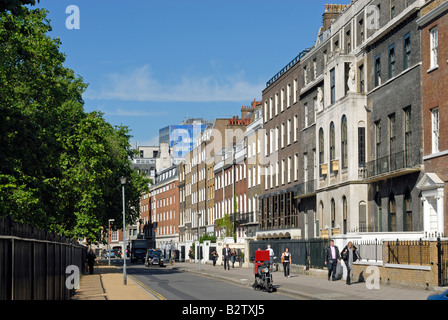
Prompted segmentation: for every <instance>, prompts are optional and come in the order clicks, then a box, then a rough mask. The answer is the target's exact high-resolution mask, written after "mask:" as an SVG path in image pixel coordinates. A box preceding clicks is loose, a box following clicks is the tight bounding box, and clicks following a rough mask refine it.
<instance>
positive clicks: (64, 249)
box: [0, 217, 87, 300]
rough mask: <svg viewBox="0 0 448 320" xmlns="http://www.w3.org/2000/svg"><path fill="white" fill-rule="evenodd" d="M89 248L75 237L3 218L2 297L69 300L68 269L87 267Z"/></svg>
mask: <svg viewBox="0 0 448 320" xmlns="http://www.w3.org/2000/svg"><path fill="white" fill-rule="evenodd" d="M86 256H87V248H86V247H85V246H82V245H79V244H76V243H74V242H73V241H72V240H71V239H69V238H65V237H62V236H59V235H57V234H53V233H48V232H45V231H42V230H38V229H36V228H34V227H32V226H30V225H27V224H21V223H17V222H14V221H13V220H12V219H11V218H9V217H6V218H0V300H67V299H69V298H70V296H71V295H72V294H73V291H72V290H69V289H68V288H67V287H66V285H65V281H66V279H67V276H68V275H67V274H66V273H65V272H66V268H67V267H68V266H70V265H75V266H77V267H78V268H79V270H80V273H82V271H83V270H84V268H85V264H86Z"/></svg>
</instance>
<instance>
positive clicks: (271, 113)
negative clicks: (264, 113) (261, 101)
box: [269, 97, 274, 119]
mask: <svg viewBox="0 0 448 320" xmlns="http://www.w3.org/2000/svg"><path fill="white" fill-rule="evenodd" d="M269 113H270V115H269V117H270V119H272V117H273V116H274V103H273V98H272V97H271V98H270V99H269Z"/></svg>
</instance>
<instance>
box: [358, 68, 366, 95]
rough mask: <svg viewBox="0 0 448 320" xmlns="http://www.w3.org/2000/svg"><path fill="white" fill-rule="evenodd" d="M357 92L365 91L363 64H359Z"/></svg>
mask: <svg viewBox="0 0 448 320" xmlns="http://www.w3.org/2000/svg"><path fill="white" fill-rule="evenodd" d="M359 93H365V75H364V65H363V64H362V65H360V66H359Z"/></svg>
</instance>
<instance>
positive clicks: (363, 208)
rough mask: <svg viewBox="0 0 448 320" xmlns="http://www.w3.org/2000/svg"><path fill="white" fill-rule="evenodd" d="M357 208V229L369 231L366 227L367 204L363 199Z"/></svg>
mask: <svg viewBox="0 0 448 320" xmlns="http://www.w3.org/2000/svg"><path fill="white" fill-rule="evenodd" d="M358 210H359V231H360V232H367V231H369V230H368V228H367V205H366V203H365V202H364V201H361V202H360V203H359V204H358Z"/></svg>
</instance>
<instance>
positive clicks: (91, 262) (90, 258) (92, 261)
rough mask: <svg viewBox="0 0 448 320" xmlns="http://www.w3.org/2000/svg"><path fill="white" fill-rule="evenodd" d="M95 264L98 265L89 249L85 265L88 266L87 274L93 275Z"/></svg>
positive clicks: (94, 255) (91, 250)
mask: <svg viewBox="0 0 448 320" xmlns="http://www.w3.org/2000/svg"><path fill="white" fill-rule="evenodd" d="M95 262H96V263H98V261H97V260H96V254H95V253H94V252H93V249H90V251H89V253H88V254H87V265H88V266H89V273H90V274H93V266H94V265H95Z"/></svg>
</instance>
